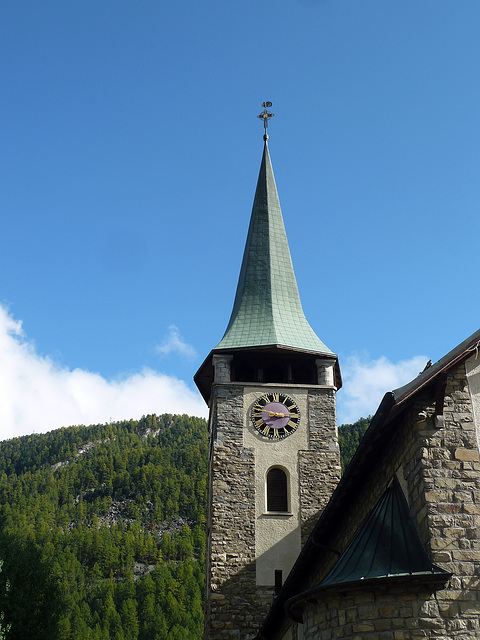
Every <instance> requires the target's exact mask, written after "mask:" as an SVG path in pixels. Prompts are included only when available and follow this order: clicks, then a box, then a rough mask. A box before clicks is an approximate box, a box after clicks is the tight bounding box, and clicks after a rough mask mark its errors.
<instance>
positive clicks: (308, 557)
mask: <svg viewBox="0 0 480 640" xmlns="http://www.w3.org/2000/svg"><path fill="white" fill-rule="evenodd" d="M478 352H480V330H479V331H476V332H475V333H474V334H472V335H471V336H470V337H469V338H467V339H466V340H464V341H463V342H462V343H461V344H459V345H458V346H457V347H455V348H454V349H452V350H451V351H450V352H449V353H447V355H445V356H444V357H443V358H441V359H440V360H439V361H438V362H436V363H435V364H430V363H429V365H427V367H426V368H425V370H424V371H422V373H420V374H419V375H418V376H417V377H416V378H414V379H413V380H412V381H411V382H410V383H409V384H407V385H405V386H403V387H400V388H398V389H395V390H394V391H390V392H388V393H386V394H385V396H384V398H383V400H382V402H381V403H380V406H379V407H378V409H377V412H376V413H375V415H374V416H373V419H372V422H371V424H370V427H369V428H368V429H367V431H366V433H365V436H364V437H363V440H362V441H361V442H360V445H359V446H358V449H357V451H356V452H355V455H354V456H353V458H352V460H351V462H350V464H349V466H348V467H347V469H346V471H345V473H344V475H343V476H342V479H341V480H340V482H339V484H338V485H337V487H336V489H335V491H334V492H333V495H332V497H331V499H330V501H329V502H328V504H327V506H326V507H325V509H324V510H323V512H322V513H321V515H320V517H319V520H318V522H317V524H316V525H315V527H314V529H313V531H312V534H311V535H310V537H309V538H308V540H307V542H306V543H305V545H304V547H303V549H302V551H301V552H300V555H299V557H298V559H297V561H296V563H295V565H294V567H293V569H292V571H291V572H290V575H289V576H288V577H287V580H286V581H285V584H284V585H283V587H282V590H281V591H280V593H279V594H278V596H277V598H276V599H275V601H274V603H273V605H272V608H271V610H270V612H269V614H268V615H267V617H266V620H265V622H264V624H263V625H262V627H261V629H260V631H259V634H258V636H257V638H258V640H267V639H270V638H271V637H272V634H273V630H274V629H276V628H277V626H279V625H280V624H281V620H282V617H283V616H284V615H285V609H284V607H285V604H286V602H287V601H290V602H289V609H290V611H291V612H292V614H293V615H295V611H294V610H292V607H293V606H294V604H295V601H296V600H298V601H300V599H303V598H304V597H305V593H304V592H303V588H304V584H305V576H306V575H308V574H309V572H310V571H311V570H312V567H314V566H315V564H316V558H317V557H318V556H319V555H320V554H322V553H324V552H327V551H328V553H331V552H332V551H333V550H332V549H329V547H328V540H329V537H330V535H331V532H333V531H335V528H336V527H337V526H341V524H340V523H341V522H342V521H343V518H344V516H345V513H348V510H349V508H350V506H351V505H352V504H353V503H355V501H357V500H359V499H361V493H362V487H363V485H364V480H365V477H366V476H367V475H368V473H369V469H370V468H371V467H372V465H373V464H374V461H375V460H376V459H377V458H378V456H379V455H381V452H382V450H383V448H384V447H385V446H386V442H388V440H389V438H390V437H391V432H392V430H393V429H395V426H396V424H397V420H398V419H400V415H401V414H402V413H403V412H404V411H405V410H406V409H407V408H408V407H410V406H411V405H412V403H414V402H415V399H416V398H418V394H419V393H422V391H423V390H424V389H426V388H427V387H428V388H430V389H432V388H433V389H434V392H435V395H436V397H437V406H436V407H435V411H436V415H437V418H441V417H442V413H443V400H444V392H445V376H446V375H447V373H448V371H449V370H451V369H453V368H454V367H456V366H458V364H459V363H460V362H462V361H463V360H466V359H467V358H469V357H470V356H471V355H472V354H474V353H478ZM352 544H353V543H352ZM358 551H359V548H357V551H356V553H355V554H354V555H355V556H356V557H358ZM345 553H346V551H345ZM354 555H352V557H351V558H350V560H349V561H348V562H346V563H345V564H344V565H343V567H342V566H341V565H338V566H337V564H336V565H334V568H333V571H335V572H337V571H338V574H337V576H336V577H335V574H331V575H330V577H328V576H327V578H328V580H329V581H332V585H333V584H334V582H333V580H336V581H337V583H338V584H339V585H340V584H342V583H341V582H340V581H341V580H344V579H345V577H346V575H347V573H350V569H349V567H352V566H353V558H354ZM342 557H344V559H347V558H346V556H345V555H344V554H342ZM402 564H404V563H402ZM432 566H433V565H432ZM362 572H363V570H360V571H359V573H362ZM356 573H357V569H355V571H352V572H351V574H350V577H351V578H353V577H354V575H355V574H356ZM420 573H421V575H422V576H423V579H426V578H428V577H430V579H431V580H432V581H439V582H441V581H445V580H446V578H447V577H448V575H449V574H447V573H445V572H442V571H441V570H438V568H434V570H433V571H426V572H422V571H421V572H420ZM366 575H367V574H366ZM357 577H358V576H357ZM327 578H325V580H327ZM370 578H371V580H382V579H384V578H382V577H381V576H378V577H376V578H375V577H374V576H373V574H370ZM386 579H390V578H389V577H386ZM395 579H396V580H406V581H412V580H413V579H415V580H416V579H417V576H416V574H415V572H414V573H405V574H404V575H403V576H402V575H401V574H400V573H397V574H395ZM358 583H360V584H361V578H360V580H359V581H358V582H357V584H358ZM350 584H353V583H352V582H350ZM320 586H322V583H320V585H318V586H317V587H315V588H314V589H313V590H312V592H313V591H315V592H318V591H319V587H320ZM302 587H303V588H302ZM322 588H329V586H328V585H327V584H326V582H325V583H323V587H322ZM302 592H303V593H302Z"/></svg>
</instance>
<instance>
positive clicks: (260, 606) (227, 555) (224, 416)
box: [205, 385, 273, 640]
mask: <svg viewBox="0 0 480 640" xmlns="http://www.w3.org/2000/svg"><path fill="white" fill-rule="evenodd" d="M213 403H214V404H213V407H212V410H213V412H212V426H211V436H212V437H211V451H210V455H211V478H210V481H211V494H210V499H209V524H208V526H209V536H208V537H209V549H208V555H209V558H208V560H207V566H208V568H207V589H206V608H205V638H206V640H227V639H228V640H233V639H235V640H240V639H241V640H247V639H248V638H253V637H255V634H256V630H257V629H258V626H259V624H260V621H261V619H262V617H263V616H264V615H265V612H266V610H268V606H269V604H270V603H271V600H272V595H273V594H272V590H271V589H265V588H259V587H256V584H255V477H254V453H253V450H252V449H248V448H245V447H243V446H242V425H243V391H242V388H241V387H239V386H230V385H229V386H221V385H218V386H216V387H215V388H214V398H213Z"/></svg>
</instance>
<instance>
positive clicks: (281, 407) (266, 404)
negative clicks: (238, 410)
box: [251, 392, 300, 440]
mask: <svg viewBox="0 0 480 640" xmlns="http://www.w3.org/2000/svg"><path fill="white" fill-rule="evenodd" d="M251 416H252V422H253V426H254V427H255V429H256V430H257V431H259V432H260V433H261V434H262V436H265V437H266V438H272V439H273V440H281V439H282V438H286V437H287V436H289V435H291V434H292V433H293V432H294V431H296V430H297V427H298V425H299V423H300V410H299V408H298V406H297V403H296V402H295V400H293V399H292V398H291V397H290V396H287V395H285V394H284V393H277V392H272V393H266V394H265V395H264V396H261V397H260V398H258V400H256V401H255V402H254V404H253V407H252V414H251Z"/></svg>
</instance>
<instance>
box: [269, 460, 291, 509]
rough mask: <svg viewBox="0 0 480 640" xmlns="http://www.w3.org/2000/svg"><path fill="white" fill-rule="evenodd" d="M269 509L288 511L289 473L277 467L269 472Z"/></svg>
mask: <svg viewBox="0 0 480 640" xmlns="http://www.w3.org/2000/svg"><path fill="white" fill-rule="evenodd" d="M267 511H288V483H287V474H286V473H285V471H283V469H278V468H277V467H275V468H273V469H270V471H269V472H268V473H267Z"/></svg>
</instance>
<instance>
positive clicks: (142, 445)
mask: <svg viewBox="0 0 480 640" xmlns="http://www.w3.org/2000/svg"><path fill="white" fill-rule="evenodd" d="M368 422H369V421H368V420H363V419H362V420H361V421H358V423H355V425H342V426H341V427H340V428H339V437H340V443H341V450H342V465H343V466H345V465H346V464H347V463H348V459H349V458H350V457H351V455H353V453H354V451H355V448H356V446H357V445H358V442H359V439H360V437H361V436H362V435H363V433H364V431H365V429H366V428H367V426H368ZM207 441H208V439H207V426H206V422H205V421H204V420H203V419H200V418H192V417H189V416H186V415H183V416H179V415H169V414H165V415H161V416H156V415H149V416H144V417H143V418H142V419H141V420H138V421H137V420H127V421H122V422H115V423H110V424H103V425H93V426H89V427H84V426H74V427H68V428H62V429H58V430H56V431H51V432H49V433H46V434H34V435H31V436H24V437H21V438H14V439H13V440H7V441H4V442H1V443H0V640H47V639H48V640H167V639H168V640H198V639H200V638H201V637H202V635H203V614H202V592H203V585H204V562H205V520H206V517H205V516H206V514H205V510H206V486H207V460H208V444H207Z"/></svg>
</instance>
